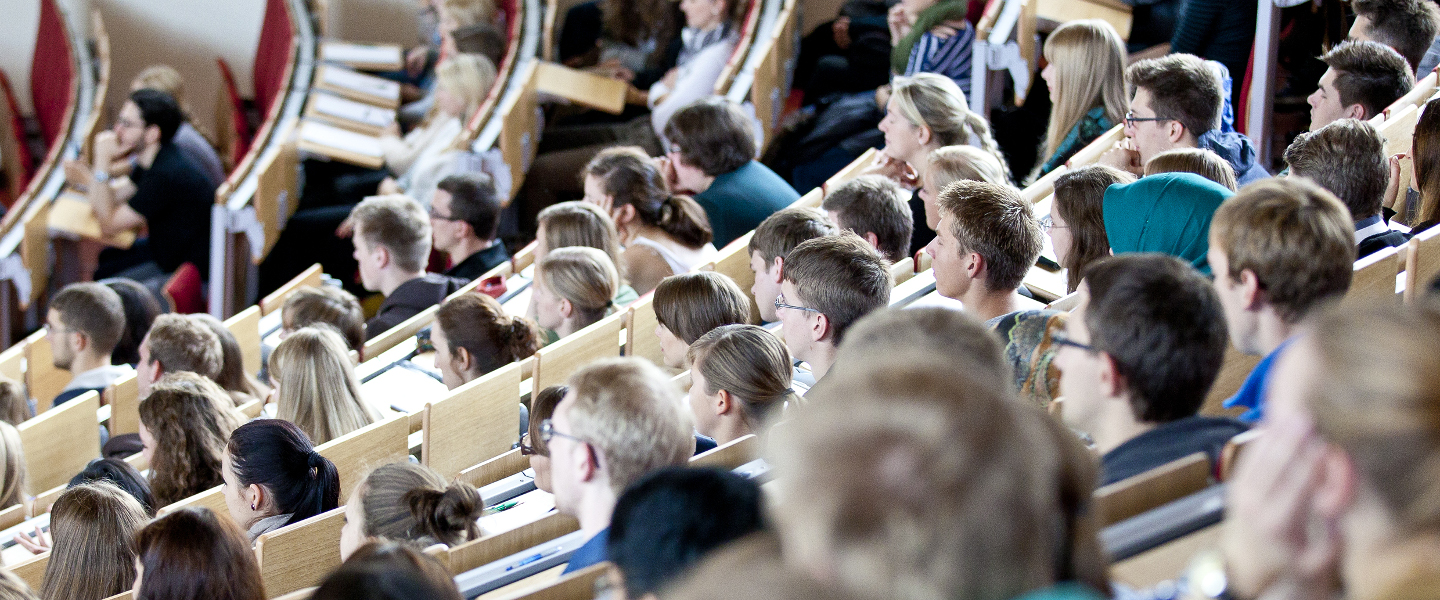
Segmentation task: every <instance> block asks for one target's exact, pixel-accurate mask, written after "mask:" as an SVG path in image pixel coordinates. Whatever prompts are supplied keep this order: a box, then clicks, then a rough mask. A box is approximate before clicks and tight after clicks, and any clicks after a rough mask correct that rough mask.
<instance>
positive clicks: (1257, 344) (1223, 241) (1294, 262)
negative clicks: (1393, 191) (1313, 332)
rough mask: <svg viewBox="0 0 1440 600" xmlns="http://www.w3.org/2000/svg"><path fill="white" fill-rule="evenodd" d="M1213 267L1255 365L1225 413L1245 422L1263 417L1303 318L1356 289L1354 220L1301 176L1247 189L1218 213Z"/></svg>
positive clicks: (1233, 327)
mask: <svg viewBox="0 0 1440 600" xmlns="http://www.w3.org/2000/svg"><path fill="white" fill-rule="evenodd" d="M1209 257H1210V267H1211V269H1212V270H1213V271H1214V273H1215V291H1216V292H1217V293H1218V294H1219V296H1220V304H1221V306H1223V307H1224V309H1225V321H1226V322H1227V324H1228V325H1229V331H1230V341H1231V343H1233V344H1234V345H1235V348H1236V349H1237V350H1239V351H1241V352H1243V353H1245V354H1251V355H1262V356H1264V357H1265V358H1263V359H1261V360H1260V363H1259V364H1257V365H1255V370H1253V371H1251V372H1250V375H1249V377H1247V378H1246V379H1245V383H1244V384H1242V385H1241V386H1240V390H1239V391H1238V392H1236V394H1235V396H1233V397H1231V398H1230V399H1228V400H1226V401H1225V408H1234V407H1237V406H1238V407H1243V408H1246V409H1247V411H1246V412H1245V414H1243V415H1241V416H1240V420H1241V421H1245V422H1247V423H1253V422H1255V421H1257V420H1259V419H1260V417H1261V416H1262V415H1263V414H1264V408H1265V407H1264V404H1263V399H1262V398H1263V396H1262V394H1263V393H1264V391H1265V388H1266V385H1267V383H1266V382H1267V381H1268V380H1269V379H1270V370H1271V368H1272V367H1273V366H1274V364H1275V360H1276V358H1277V357H1279V356H1280V355H1281V354H1282V353H1283V352H1284V350H1285V347H1286V346H1287V345H1288V342H1289V341H1290V340H1291V339H1292V338H1293V336H1294V334H1295V332H1296V331H1297V328H1298V326H1299V325H1300V323H1301V321H1302V320H1304V319H1305V317H1307V316H1309V315H1310V314H1311V313H1312V312H1313V311H1314V310H1315V309H1316V308H1318V307H1320V306H1321V305H1323V304H1324V303H1325V302H1327V301H1330V300H1333V299H1337V298H1339V297H1340V296H1342V295H1344V294H1345V290H1347V289H1348V288H1349V287H1350V279H1351V277H1352V275H1353V269H1354V263H1355V233H1354V223H1353V221H1351V220H1350V215H1349V212H1348V211H1346V210H1345V205H1344V204H1341V203H1340V201H1339V200H1337V199H1336V198H1335V196H1333V195H1331V194H1330V192H1327V191H1325V190H1323V189H1321V188H1320V187H1319V186H1316V185H1315V184H1313V183H1310V182H1308V181H1305V180H1303V179H1297V178H1287V179H1284V180H1275V181H1268V182H1265V183H1264V184H1257V185H1254V186H1249V187H1246V188H1245V189H1244V190H1243V191H1242V192H1241V193H1239V194H1236V195H1235V197H1234V198H1231V199H1229V200H1227V201H1226V202H1225V203H1224V204H1222V205H1221V206H1220V209H1219V210H1217V211H1215V218H1214V220H1213V221H1212V222H1211V223H1210V249H1209Z"/></svg>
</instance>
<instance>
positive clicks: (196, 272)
mask: <svg viewBox="0 0 1440 600" xmlns="http://www.w3.org/2000/svg"><path fill="white" fill-rule="evenodd" d="M204 290H205V282H203V281H201V280H200V269H198V268H196V267H195V265H194V264H193V263H188V262H187V263H184V264H182V265H180V268H178V269H175V274H174V275H171V276H170V281H167V282H165V288H164V292H165V299H166V300H169V301H170V306H171V307H173V308H174V309H175V312H177V313H181V314H193V313H201V312H205V308H206V307H205V294H204Z"/></svg>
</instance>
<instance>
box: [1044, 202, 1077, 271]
mask: <svg viewBox="0 0 1440 600" xmlns="http://www.w3.org/2000/svg"><path fill="white" fill-rule="evenodd" d="M1052 206H1053V205H1052ZM1070 229H1071V227H1070V223H1069V222H1068V221H1066V220H1065V217H1063V216H1061V215H1060V211H1058V210H1055V209H1054V208H1051V209H1050V244H1051V245H1053V246H1054V247H1055V258H1057V259H1059V261H1060V264H1062V265H1063V264H1065V259H1066V258H1069V256H1070V251H1071V250H1074V246H1075V237H1074V235H1073V234H1072V233H1071V232H1070Z"/></svg>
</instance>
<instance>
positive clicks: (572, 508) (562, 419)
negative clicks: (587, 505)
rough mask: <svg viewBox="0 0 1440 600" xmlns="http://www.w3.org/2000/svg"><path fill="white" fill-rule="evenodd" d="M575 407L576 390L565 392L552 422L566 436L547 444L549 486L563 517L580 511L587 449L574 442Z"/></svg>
mask: <svg viewBox="0 0 1440 600" xmlns="http://www.w3.org/2000/svg"><path fill="white" fill-rule="evenodd" d="M574 405H575V391H574V390H571V391H568V392H566V393H565V397H564V398H563V399H561V400H560V403H559V404H556V405H555V412H554V413H552V414H551V415H550V422H551V424H552V425H553V426H554V428H555V431H557V432H559V433H562V434H565V435H556V436H554V437H552V438H550V440H549V441H547V442H545V445H546V447H547V448H548V449H549V451H550V487H551V488H552V493H553V494H555V508H556V510H558V511H560V512H561V513H562V514H567V515H572V516H574V515H576V514H578V511H579V509H580V496H581V485H582V484H583V483H584V482H583V481H581V480H580V477H581V474H580V471H579V468H580V467H579V465H578V464H576V463H577V461H578V460H579V453H580V452H583V451H584V448H581V447H578V446H579V444H578V443H577V442H576V441H575V440H573V439H571V438H570V437H567V436H571V435H575V434H574V430H573V429H572V428H571V426H570V407H572V406H574Z"/></svg>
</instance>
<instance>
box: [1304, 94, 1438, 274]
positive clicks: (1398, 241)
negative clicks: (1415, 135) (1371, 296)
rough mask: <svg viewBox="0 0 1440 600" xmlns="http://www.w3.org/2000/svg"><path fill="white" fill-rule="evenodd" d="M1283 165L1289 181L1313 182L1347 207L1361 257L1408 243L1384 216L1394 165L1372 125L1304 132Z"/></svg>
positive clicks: (1340, 124)
mask: <svg viewBox="0 0 1440 600" xmlns="http://www.w3.org/2000/svg"><path fill="white" fill-rule="evenodd" d="M1285 164H1287V165H1289V166H1290V175H1291V176H1294V177H1304V178H1306V179H1309V180H1310V181H1313V182H1315V183H1316V184H1319V186H1320V187H1323V188H1325V189H1326V190H1327V191H1329V192H1330V193H1332V194H1335V196H1336V197H1337V198H1339V199H1340V201H1341V202H1344V203H1345V208H1346V209H1348V210H1349V211H1350V218H1351V220H1353V221H1354V222H1355V247H1356V256H1357V258H1365V257H1366V256H1370V255H1371V254H1374V253H1376V252H1379V251H1381V250H1384V249H1385V248H1390V247H1394V246H1403V245H1404V244H1405V242H1407V241H1409V240H1410V236H1409V235H1406V234H1405V233H1404V232H1402V231H1397V230H1394V229H1391V228H1390V226H1389V225H1388V224H1386V223H1385V219H1384V215H1383V214H1381V206H1382V203H1383V202H1384V201H1385V186H1386V185H1387V184H1388V183H1389V181H1390V165H1389V164H1388V162H1387V161H1386V158H1385V138H1383V137H1381V136H1380V132H1379V131H1378V130H1376V129H1375V126H1374V125H1371V124H1369V123H1367V122H1365V121H1359V120H1356V119H1350V118H1345V119H1340V120H1337V121H1335V122H1333V123H1330V124H1329V125H1326V126H1324V127H1322V128H1320V129H1318V130H1316V131H1313V132H1310V133H1302V134H1300V135H1299V136H1297V137H1296V138H1295V141H1294V142H1291V143H1290V147H1289V148H1286V149H1285Z"/></svg>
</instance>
